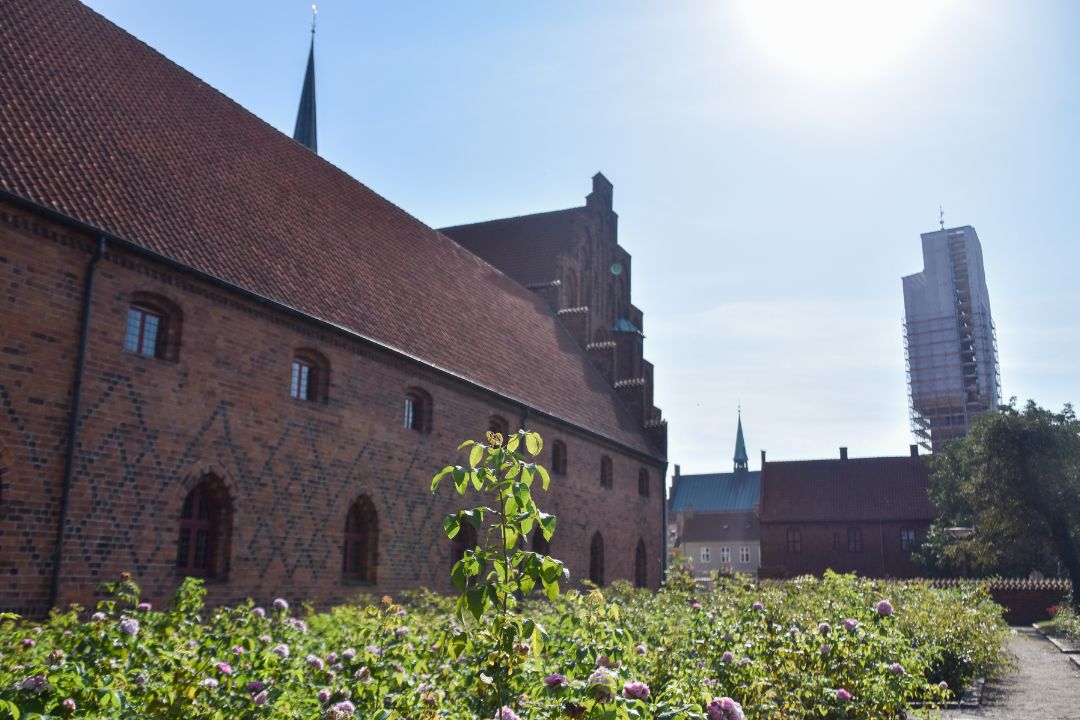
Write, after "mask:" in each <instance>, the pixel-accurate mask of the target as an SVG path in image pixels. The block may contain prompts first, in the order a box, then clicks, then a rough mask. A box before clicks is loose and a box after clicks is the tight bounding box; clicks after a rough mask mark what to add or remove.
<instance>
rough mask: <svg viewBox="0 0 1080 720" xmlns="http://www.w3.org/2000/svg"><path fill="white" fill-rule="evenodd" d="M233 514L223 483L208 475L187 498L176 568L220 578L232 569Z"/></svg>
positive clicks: (191, 573) (202, 575) (185, 572)
mask: <svg viewBox="0 0 1080 720" xmlns="http://www.w3.org/2000/svg"><path fill="white" fill-rule="evenodd" d="M231 521H232V518H231V512H230V511H229V503H228V496H227V495H226V492H225V486H224V485H223V484H222V482H221V481H220V480H219V479H217V478H216V477H213V476H207V477H206V478H204V479H203V480H202V481H201V482H200V483H199V484H198V485H196V486H195V487H194V488H192V490H191V492H189V493H188V494H187V497H186V498H184V505H183V507H182V508H181V511H180V539H179V542H177V544H176V569H177V571H178V572H179V573H180V574H182V575H194V576H197V577H220V576H223V575H225V574H226V573H227V572H228V568H229V533H230V529H231V527H230V526H231Z"/></svg>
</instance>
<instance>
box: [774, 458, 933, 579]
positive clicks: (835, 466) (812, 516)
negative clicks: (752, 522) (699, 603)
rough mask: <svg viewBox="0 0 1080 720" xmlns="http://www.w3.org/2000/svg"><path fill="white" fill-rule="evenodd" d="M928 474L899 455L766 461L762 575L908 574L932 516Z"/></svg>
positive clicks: (918, 462) (919, 461)
mask: <svg viewBox="0 0 1080 720" xmlns="http://www.w3.org/2000/svg"><path fill="white" fill-rule="evenodd" d="M928 484H929V470H928V468H927V463H926V460H925V458H923V457H920V456H919V455H918V453H917V448H916V447H914V446H912V449H911V454H910V455H907V456H902V457H876V458H848V456H847V448H841V456H840V457H839V458H837V459H832V460H802V461H791V462H767V463H765V464H763V466H762V471H761V504H760V508H759V515H760V519H761V555H762V573H763V574H770V575H780V576H792V575H800V574H803V573H813V574H821V573H822V572H824V571H825V570H826V569H832V570H836V571H839V572H856V573H858V574H860V575H864V576H868V577H913V576H916V575H917V574H918V568H917V567H916V566H915V565H914V563H912V561H911V553H912V552H913V551H914V550H915V549H917V548H918V546H919V544H920V543H921V542H922V541H923V540H924V539H925V538H926V532H927V530H928V529H929V527H930V523H931V522H932V521H933V519H934V517H936V515H937V512H936V510H935V508H934V506H933V504H932V503H931V502H930V496H929V491H928Z"/></svg>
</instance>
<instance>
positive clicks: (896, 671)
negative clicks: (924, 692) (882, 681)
mask: <svg viewBox="0 0 1080 720" xmlns="http://www.w3.org/2000/svg"><path fill="white" fill-rule="evenodd" d="M889 672H891V673H892V674H893V675H903V674H904V666H903V665H901V664H900V663H893V664H892V665H890V666H889Z"/></svg>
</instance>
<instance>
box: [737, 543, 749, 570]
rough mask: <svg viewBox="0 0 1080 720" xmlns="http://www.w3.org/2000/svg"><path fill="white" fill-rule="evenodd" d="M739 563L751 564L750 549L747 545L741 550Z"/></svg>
mask: <svg viewBox="0 0 1080 720" xmlns="http://www.w3.org/2000/svg"><path fill="white" fill-rule="evenodd" d="M739 562H740V563H742V564H743V565H749V564H750V548H749V547H747V546H746V545H743V546H742V547H740V548H739Z"/></svg>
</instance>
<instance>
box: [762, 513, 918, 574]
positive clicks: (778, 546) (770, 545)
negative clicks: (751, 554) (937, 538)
mask: <svg viewBox="0 0 1080 720" xmlns="http://www.w3.org/2000/svg"><path fill="white" fill-rule="evenodd" d="M849 528H857V529H859V530H860V532H861V534H862V550H861V551H860V552H850V551H849V550H848V529H849ZM902 528H910V529H914V530H915V533H916V544H918V543H920V542H922V541H923V540H924V539H925V538H926V532H927V530H928V529H929V523H927V522H925V521H900V522H883V523H879V522H844V523H828V522H806V523H766V522H763V523H761V565H762V568H761V574H762V577H793V576H795V575H802V574H813V575H820V574H822V573H823V572H825V570H827V569H832V570H835V571H836V572H854V573H857V574H859V575H862V576H864V577H886V576H888V577H900V578H905V577H915V576H917V575H918V568H917V567H916V566H915V564H914V563H913V562H912V561H911V553H908V552H905V551H904V550H903V549H902V548H901V546H900V530H901V529H902ZM789 529H797V530H799V531H800V532H801V535H802V550H801V552H799V553H790V552H788V548H787V531H788V530H789Z"/></svg>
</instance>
